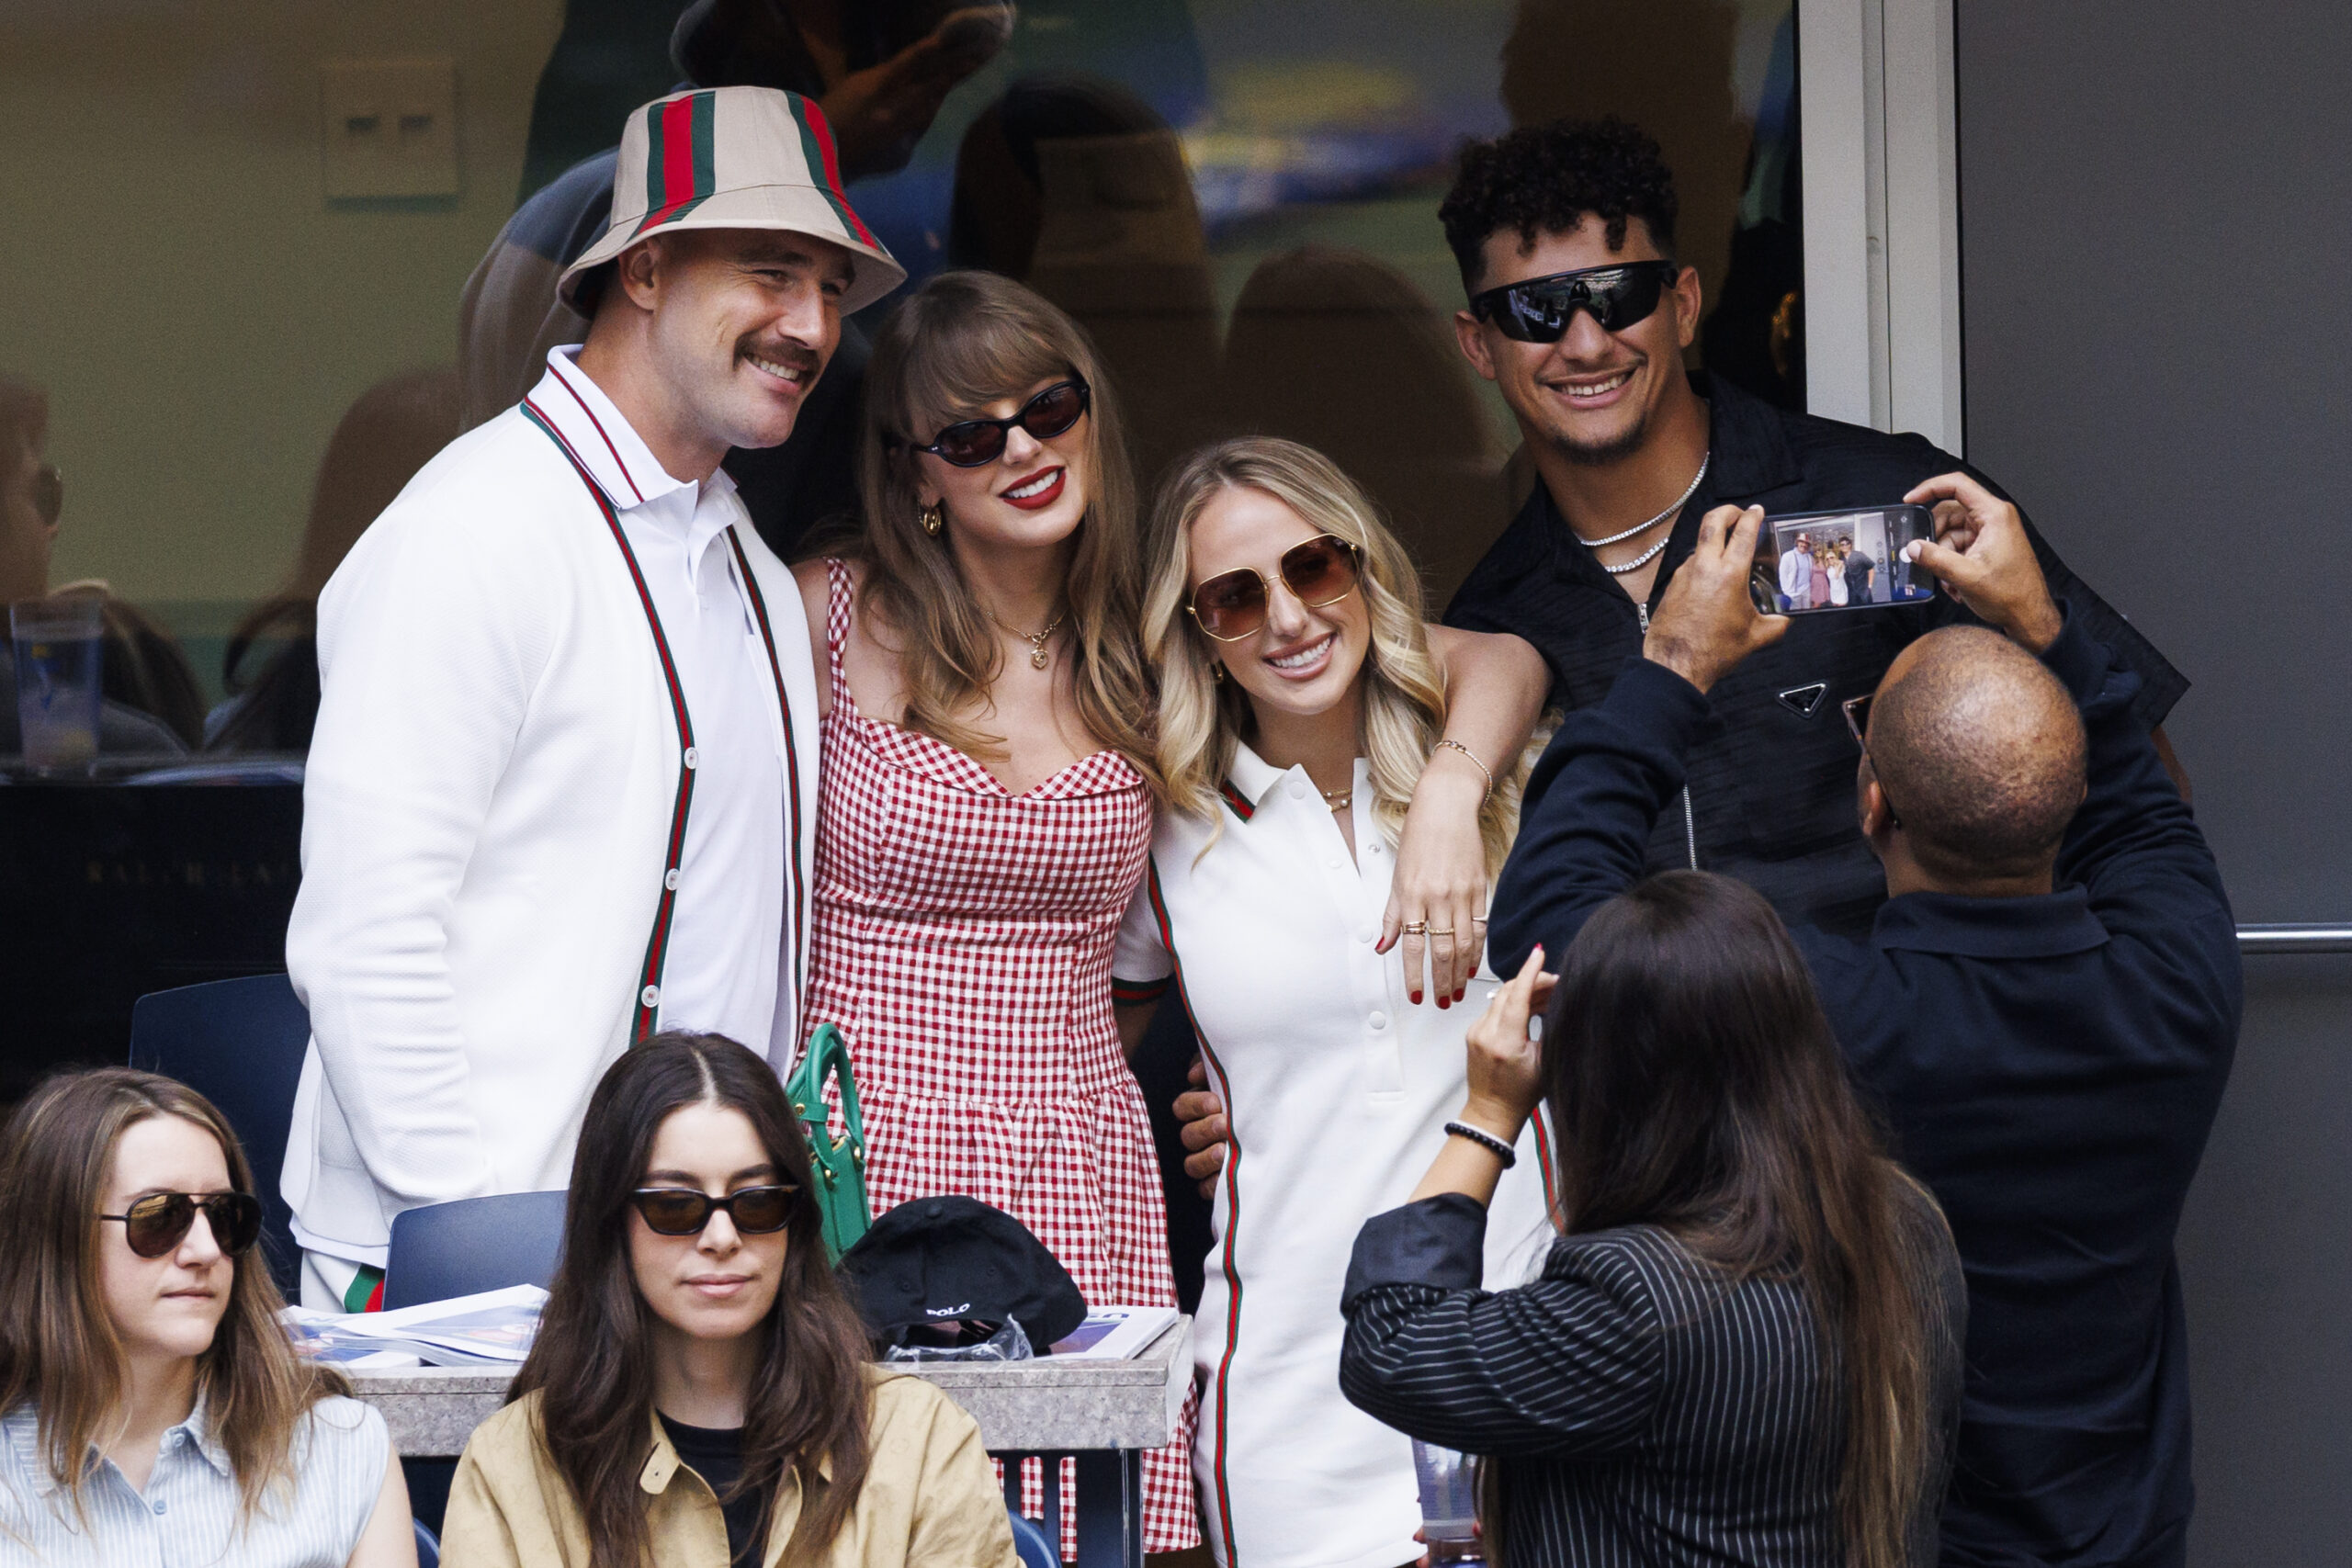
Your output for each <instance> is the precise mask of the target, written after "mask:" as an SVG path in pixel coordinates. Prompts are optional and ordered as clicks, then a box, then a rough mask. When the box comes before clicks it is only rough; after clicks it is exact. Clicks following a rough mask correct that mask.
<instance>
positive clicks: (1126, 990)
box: [1111, 977, 1168, 1007]
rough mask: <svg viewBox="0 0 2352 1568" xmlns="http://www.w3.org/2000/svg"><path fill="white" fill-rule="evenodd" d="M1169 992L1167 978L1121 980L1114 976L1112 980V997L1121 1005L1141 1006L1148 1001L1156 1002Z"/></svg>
mask: <svg viewBox="0 0 2352 1568" xmlns="http://www.w3.org/2000/svg"><path fill="white" fill-rule="evenodd" d="M1167 994H1168V982H1167V981H1166V980H1165V979H1160V980H1121V979H1117V978H1115V977H1114V979H1113V980H1112V981H1111V999H1112V1000H1113V1001H1114V1002H1116V1003H1117V1004H1118V1005H1120V1006H1121V1007H1140V1006H1142V1005H1143V1004H1144V1003H1146V1002H1156V1001H1158V1000H1159V998H1162V997H1164V996H1166V995H1167Z"/></svg>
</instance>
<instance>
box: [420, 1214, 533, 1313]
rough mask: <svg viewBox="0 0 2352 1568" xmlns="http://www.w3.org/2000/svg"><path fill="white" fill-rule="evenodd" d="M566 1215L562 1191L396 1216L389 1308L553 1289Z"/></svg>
mask: <svg viewBox="0 0 2352 1568" xmlns="http://www.w3.org/2000/svg"><path fill="white" fill-rule="evenodd" d="M563 1210H564V1194H563V1193H561V1192H508V1193H502V1194H500V1195H499V1196H497V1197H493V1198H461V1199H459V1200H458V1201H456V1202H454V1203H432V1204H428V1205H426V1206H425V1207H424V1208H422V1209H409V1210H406V1211H404V1212H402V1213H399V1214H395V1215H394V1216H393V1217H392V1244H391V1255H390V1260H389V1261H388V1262H387V1263H386V1265H385V1267H384V1310H385V1311H387V1312H390V1311H393V1310H394V1309H396V1308H399V1307H407V1306H415V1305H418V1304H419V1303H424V1302H446V1301H447V1300H448V1299H449V1298H450V1297H452V1296H470V1295H472V1294H473V1293H474V1292H477V1291H496V1290H502V1289H503V1288H504V1287H506V1286H508V1285H541V1286H544V1285H547V1284H548V1283H549V1282H550V1281H552V1280H554V1279H555V1265H556V1258H557V1255H558V1254H559V1253H560V1252H561V1251H562V1249H563Z"/></svg>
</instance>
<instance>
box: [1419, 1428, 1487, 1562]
mask: <svg viewBox="0 0 2352 1568" xmlns="http://www.w3.org/2000/svg"><path fill="white" fill-rule="evenodd" d="M1413 1478H1414V1479H1415V1480H1416V1481H1418V1482H1419V1483H1420V1488H1421V1539H1422V1540H1424V1541H1425V1542H1427V1543H1428V1545H1429V1549H1430V1562H1485V1561H1486V1560H1487V1558H1486V1552H1485V1551H1484V1550H1483V1549H1482V1548H1481V1546H1480V1544H1479V1541H1478V1477H1477V1471H1476V1468H1475V1461H1473V1460H1472V1459H1471V1458H1470V1456H1469V1455H1467V1454H1458V1453H1455V1452H1454V1451H1453V1450H1452V1449H1441V1448H1437V1447H1435V1446H1433V1445H1431V1444H1429V1443H1425V1442H1422V1441H1421V1440H1420V1439H1419V1438H1415V1439H1414V1440H1413Z"/></svg>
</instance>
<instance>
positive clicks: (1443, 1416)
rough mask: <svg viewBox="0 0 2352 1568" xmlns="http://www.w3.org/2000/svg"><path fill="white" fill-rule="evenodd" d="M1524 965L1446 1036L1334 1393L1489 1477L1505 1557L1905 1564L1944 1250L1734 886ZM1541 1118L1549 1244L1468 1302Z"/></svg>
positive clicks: (1946, 1299)
mask: <svg viewBox="0 0 2352 1568" xmlns="http://www.w3.org/2000/svg"><path fill="white" fill-rule="evenodd" d="M1543 961H1544V953H1543V950H1542V949H1541V948H1538V949H1537V950H1536V951H1535V953H1533V954H1532V956H1531V957H1530V958H1529V959H1528V961H1527V964H1525V966H1524V967H1523V968H1521V971H1520V974H1519V976H1518V977H1517V978H1516V979H1514V980H1513V981H1512V982H1511V983H1510V985H1509V986H1507V987H1503V989H1502V990H1500V991H1499V992H1498V993H1497V994H1496V996H1495V998H1494V999H1493V1001H1492V1002H1490V1003H1489V1004H1488V1007H1487V1012H1486V1014H1485V1015H1484V1016H1483V1017H1482V1018H1481V1019H1480V1020H1479V1021H1478V1022H1477V1024H1476V1026H1475V1027H1474V1028H1473V1029H1472V1030H1471V1032H1470V1062H1469V1079H1470V1088H1469V1095H1468V1099H1467V1101H1466V1103H1465V1104H1464V1107H1463V1111H1462V1114H1461V1116H1460V1117H1459V1118H1458V1119H1457V1120H1455V1121H1453V1122H1449V1123H1447V1131H1448V1132H1449V1133H1451V1134H1453V1137H1452V1139H1451V1140H1450V1141H1449V1142H1448V1144H1447V1145H1446V1147H1445V1149H1444V1150H1443V1152H1442V1153H1441V1154H1440V1155H1439V1156H1438V1157H1437V1159H1436V1161H1435V1162H1434V1163H1432V1164H1431V1165H1430V1169H1429V1173H1428V1174H1427V1175H1426V1176H1424V1177H1423V1178H1422V1179H1421V1184H1420V1186H1419V1188H1418V1189H1416V1190H1415V1191H1414V1193H1413V1199H1412V1201H1410V1202H1408V1204H1407V1205H1406V1206H1405V1207H1404V1208H1401V1209H1395V1210H1391V1211H1390V1212H1389V1213H1385V1214H1382V1215H1379V1216H1377V1217H1375V1218H1374V1219H1373V1220H1372V1221H1371V1222H1370V1223H1369V1224H1366V1225H1365V1226H1364V1228H1363V1234H1362V1235H1359V1236H1358V1237H1357V1239H1356V1251H1355V1258H1354V1260H1353V1262H1352V1264H1351V1267H1350V1269H1349V1274H1348V1283H1347V1290H1346V1294H1345V1296H1344V1298H1343V1299H1342V1301H1341V1303H1340V1310H1341V1312H1342V1313H1344V1314H1346V1316H1347V1318H1348V1338H1347V1348H1346V1349H1345V1351H1344V1353H1343V1355H1342V1358H1341V1361H1340V1387H1341V1389H1342V1390H1343V1391H1344V1392H1345V1393H1346V1394H1347V1396H1348V1397H1349V1398H1350V1399H1351V1400H1352V1401H1353V1402H1355V1403H1356V1404H1359V1405H1361V1406H1362V1407H1363V1408H1364V1409H1365V1410H1368V1411H1370V1412H1371V1413H1372V1414H1374V1416H1379V1417H1380V1418H1381V1419H1382V1420H1384V1421H1385V1422H1387V1423H1388V1424H1389V1425H1390V1426H1392V1427H1398V1428H1400V1429H1401V1430H1403V1431H1406V1432H1408V1433H1410V1434H1411V1435H1412V1436H1414V1437H1416V1438H1421V1439H1422V1440H1424V1441H1427V1442H1431V1443H1437V1444H1441V1445H1443V1446H1445V1447H1448V1448H1454V1449H1460V1450H1465V1451H1468V1452H1472V1453H1477V1454H1482V1455H1486V1456H1488V1458H1489V1459H1490V1461H1491V1463H1490V1465H1489V1466H1488V1468H1487V1476H1486V1486H1485V1493H1486V1500H1487V1506H1486V1507H1485V1509H1484V1510H1483V1512H1484V1515H1485V1528H1486V1530H1487V1541H1488V1549H1489V1552H1490V1554H1491V1556H1492V1558H1493V1560H1494V1561H1496V1562H1504V1563H1526V1564H1536V1563H1541V1564H1544V1565H1546V1568H1552V1565H1561V1564H1614V1563H1619V1562H1683V1561H1692V1560H1696V1559H1698V1558H1702V1557H1703V1558H1704V1559H1705V1560H1706V1561H1708V1562H1722V1563H1753V1564H1774V1565H1781V1568H1928V1565H1930V1564H1932V1563H1934V1562H1935V1561H1936V1555H1937V1532H1936V1517H1937V1512H1938V1509H1939V1506H1940V1505H1941V1502H1942V1498H1943V1490H1944V1482H1945V1479H1946V1477H1947V1475H1948V1474H1949V1472H1950V1465H1951V1441H1952V1437H1953V1432H1954V1429H1955V1427H1956V1424H1957V1422H1958V1419H1959V1412H1960V1381H1961V1358H1960V1346H1961V1333H1962V1325H1963V1319H1964V1317H1965V1315H1966V1311H1967V1307H1966V1298H1965V1295H1964V1293H1963V1291H1962V1281H1961V1273H1960V1259H1959V1255H1958V1254H1957V1253H1956V1252H1955V1251H1954V1250H1953V1247H1952V1241H1951V1233H1950V1231H1949V1230H1948V1229H1946V1227H1945V1225H1944V1223H1943V1217H1942V1214H1941V1213H1940V1211H1939V1210H1938V1209H1937V1208H1936V1206H1935V1202H1934V1200H1932V1199H1931V1198H1929V1197H1928V1194H1927V1192H1926V1190H1925V1189H1923V1188H1921V1187H1920V1186H1919V1185H1918V1184H1917V1182H1915V1181H1913V1180H1912V1179H1910V1178H1909V1177H1907V1176H1906V1175H1905V1174H1904V1172H1903V1171H1902V1170H1901V1168H1898V1167H1897V1166H1895V1165H1894V1163H1893V1162H1892V1161H1891V1160H1889V1159H1888V1158H1887V1157H1886V1156H1885V1154H1884V1153H1883V1150H1882V1147H1881V1145H1880V1140H1879V1137H1878V1134H1877V1133H1876V1132H1875V1130H1874V1129H1873V1127H1872V1125H1871V1120H1870V1118H1869V1117H1868V1116H1867V1115H1866V1114H1865V1112H1864V1111H1863V1110H1862V1108H1861V1105H1860V1102H1859V1101H1858V1100H1856V1098H1855V1096H1854V1092H1853V1089H1852V1088H1851V1087H1850V1085H1849V1082H1848V1079H1847V1077H1846V1070H1845V1066H1844V1060H1843V1058H1842V1057H1841V1056H1840V1055H1838V1046H1837V1043H1836V1041H1835V1040H1834V1039H1833V1038H1832V1037H1831V1034H1830V1032H1829V1024H1828V1021H1827V1020H1826V1018H1825V1017H1824V1016H1823V1014H1822V1010H1821V1004H1820V1002H1819V1000H1818V999H1817V998H1816V997H1815V993H1814V988H1813V980H1812V976H1810V974H1809V973H1808V972H1807V971H1806V969H1805V966H1804V959H1803V957H1802V956H1800V954H1799V953H1798V952H1797V949H1796V946H1795V944H1794V943H1793V942H1791V941H1790V940H1789V934H1788V931H1787V930H1786V928H1784V927H1783V926H1782V925H1781V921H1780V918H1779V917H1778V916H1777V915H1775V914H1774V913H1773V912H1772V909H1771V906H1770V905H1769V904H1767V903H1766V902H1765V901H1764V898H1763V897H1762V896H1761V895H1760V894H1758V893H1757V892H1755V891H1754V890H1753V889H1751V888H1749V887H1747V886H1746V885H1745V884H1742V883H1738V882H1735V881H1732V880H1731V879H1730V878H1728V877H1723V876H1715V875H1712V874H1707V873H1704V872H1685V871H1678V872H1668V873H1666V874H1662V875H1658V876H1654V877H1651V878H1650V879H1648V880H1647V881H1645V882H1643V883H1641V884H1639V885H1637V886H1634V887H1633V888H1632V889H1630V890H1629V891H1627V892H1626V893H1624V894H1623V895H1622V896H1620V897H1617V898H1614V899H1612V900H1611V901H1610V903H1608V904H1607V905H1605V906H1604V907H1603V908H1601V909H1600V912H1599V913H1598V914H1596V915H1594V916H1593V917H1592V919H1590V920H1589V922H1588V923H1587V924H1586V926H1585V928H1584V929H1583V931H1580V932H1579V933H1578V934H1577V940H1576V942H1574V943H1573V944H1572V945H1571V946H1570V947H1569V949H1568V952H1567V955H1566V962H1565V963H1564V964H1562V965H1561V974H1560V975H1559V976H1558V979H1557V984H1556V986H1554V985H1553V984H1552V982H1553V976H1548V975H1544V974H1543V973H1542V972H1541V971H1542V968H1543ZM1547 988H1548V989H1550V990H1551V993H1552V994H1551V1005H1550V1007H1549V1009H1548V1010H1547V1011H1546V1013H1545V1015H1544V1029H1543V1034H1542V1043H1541V1044H1540V1045H1538V1044H1534V1043H1531V1042H1530V1041H1529V1039H1528V1028H1527V1025H1528V1018H1529V1014H1530V1011H1531V1010H1532V1008H1533V1007H1534V1006H1535V1005H1537V1004H1538V1003H1539V1002H1540V1000H1541V999H1542V996H1543V993H1544V990H1546V989H1547ZM1539 1101H1541V1102H1544V1103H1545V1104H1546V1105H1547V1107H1548V1109H1549V1111H1550V1113H1551V1118H1552V1124H1553V1127H1554V1128H1555V1131H1556V1132H1557V1134H1558V1135H1559V1141H1560V1149H1559V1154H1560V1193H1561V1196H1560V1204H1561V1220H1562V1230H1563V1232H1564V1233H1565V1234H1564V1235H1563V1236H1562V1239H1561V1240H1560V1241H1559V1242H1557V1243H1556V1244H1555V1246H1554V1247H1553V1249H1552V1254H1551V1257H1550V1258H1549V1259H1548V1260H1547V1261H1546V1263H1545V1264H1544V1269H1543V1272H1542V1275H1541V1276H1540V1277H1539V1278H1538V1279H1537V1280H1534V1281H1532V1283H1529V1284H1526V1285H1523V1286H1521V1287H1520V1288H1518V1289H1516V1290H1503V1291H1496V1292H1487V1291H1485V1290H1482V1289H1480V1288H1479V1238H1480V1235H1481V1233H1482V1232H1483V1230H1484V1228H1485V1224H1486V1204H1487V1199H1488V1197H1489V1195H1490V1194H1491V1193H1492V1192H1493V1191H1494V1188H1495V1181H1496V1178H1497V1177H1498V1175H1499V1174H1500V1173H1501V1171H1502V1170H1503V1168H1505V1167H1506V1166H1508V1165H1509V1163H1510V1146H1511V1145H1512V1143H1513V1142H1514V1141H1515V1140H1516V1139H1517V1137H1518V1134H1519V1130H1520V1127H1521V1124H1522V1123H1523V1122H1525V1121H1526V1119H1527V1117H1528V1115H1529V1114H1530V1113H1531V1112H1532V1110H1533V1109H1534V1107H1535V1106H1536V1104H1537V1103H1538V1102H1539Z"/></svg>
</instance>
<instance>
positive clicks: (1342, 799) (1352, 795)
mask: <svg viewBox="0 0 2352 1568" xmlns="http://www.w3.org/2000/svg"><path fill="white" fill-rule="evenodd" d="M1355 803H1356V792H1355V786H1354V785H1352V784H1351V785H1349V786H1348V787H1347V788H1346V789H1327V790H1325V791H1324V792H1323V804H1324V805H1326V806H1328V807H1330V808H1331V809H1332V810H1334V811H1345V810H1347V809H1348V808H1349V807H1351V806H1353V805H1354V804H1355Z"/></svg>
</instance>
